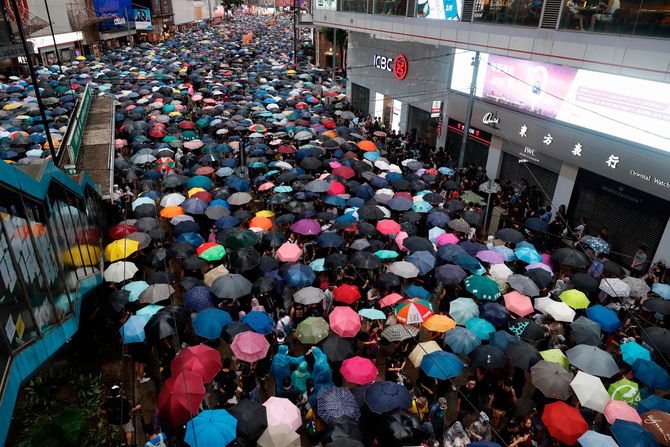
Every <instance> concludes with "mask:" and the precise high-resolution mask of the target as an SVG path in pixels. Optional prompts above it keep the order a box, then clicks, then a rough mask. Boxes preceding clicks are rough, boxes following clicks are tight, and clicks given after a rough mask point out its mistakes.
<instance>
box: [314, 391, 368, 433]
mask: <svg viewBox="0 0 670 447" xmlns="http://www.w3.org/2000/svg"><path fill="white" fill-rule="evenodd" d="M316 408H317V410H316V413H317V414H318V415H319V417H320V418H321V419H323V421H324V422H325V423H327V424H332V423H334V422H335V420H336V419H337V418H339V417H348V418H350V419H352V420H353V421H358V420H359V419H360V418H361V409H360V408H359V406H358V403H357V402H356V397H354V395H353V393H352V392H351V391H349V390H348V389H347V388H339V387H333V388H327V389H326V390H325V391H324V392H323V393H319V395H318V397H317V406H316Z"/></svg>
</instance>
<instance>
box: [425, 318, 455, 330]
mask: <svg viewBox="0 0 670 447" xmlns="http://www.w3.org/2000/svg"><path fill="white" fill-rule="evenodd" d="M423 327H425V328H426V329H428V330H429V331H432V332H448V331H450V330H452V329H453V328H455V327H456V322H455V321H454V320H452V319H451V318H449V317H448V316H446V315H439V314H434V315H431V316H430V317H428V318H427V319H426V320H424V322H423Z"/></svg>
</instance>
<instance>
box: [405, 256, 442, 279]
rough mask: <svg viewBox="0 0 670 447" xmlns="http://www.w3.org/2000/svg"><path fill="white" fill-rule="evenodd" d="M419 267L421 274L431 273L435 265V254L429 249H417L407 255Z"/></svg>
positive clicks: (408, 259)
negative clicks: (428, 250)
mask: <svg viewBox="0 0 670 447" xmlns="http://www.w3.org/2000/svg"><path fill="white" fill-rule="evenodd" d="M407 261H409V262H411V263H412V264H414V265H415V266H416V268H418V269H419V273H420V274H421V275H425V274H427V273H429V272H430V271H431V270H433V268H434V267H435V256H433V255H432V254H431V253H430V252H427V251H415V252H414V253H412V254H411V255H409V256H408V257H407Z"/></svg>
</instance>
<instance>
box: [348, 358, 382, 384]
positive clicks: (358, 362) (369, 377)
mask: <svg viewBox="0 0 670 447" xmlns="http://www.w3.org/2000/svg"><path fill="white" fill-rule="evenodd" d="M340 372H341V373H342V377H344V380H346V381H347V382H351V383H355V384H358V385H363V384H366V383H371V382H374V381H375V379H376V378H377V374H378V371H377V366H376V365H375V364H374V362H372V360H370V359H366V358H364V357H359V356H356V357H351V358H349V359H346V360H345V361H344V362H342V366H341V367H340Z"/></svg>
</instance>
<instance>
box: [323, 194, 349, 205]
mask: <svg viewBox="0 0 670 447" xmlns="http://www.w3.org/2000/svg"><path fill="white" fill-rule="evenodd" d="M323 203H326V204H328V205H332V206H338V207H342V206H345V205H346V204H347V201H346V200H344V199H343V198H342V197H339V196H326V197H324V198H323Z"/></svg>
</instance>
